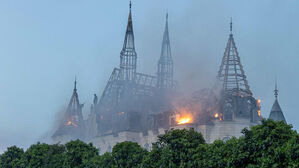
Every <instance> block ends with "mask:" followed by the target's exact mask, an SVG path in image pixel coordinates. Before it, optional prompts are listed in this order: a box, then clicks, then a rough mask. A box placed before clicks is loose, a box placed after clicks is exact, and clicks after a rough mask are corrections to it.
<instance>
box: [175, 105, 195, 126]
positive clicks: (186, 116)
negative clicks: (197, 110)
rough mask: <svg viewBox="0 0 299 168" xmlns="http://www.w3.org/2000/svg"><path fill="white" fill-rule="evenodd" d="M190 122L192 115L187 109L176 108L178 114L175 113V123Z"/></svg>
mask: <svg viewBox="0 0 299 168" xmlns="http://www.w3.org/2000/svg"><path fill="white" fill-rule="evenodd" d="M192 122H193V116H192V115H191V113H190V112H189V111H188V110H187V109H185V108H182V109H180V110H178V114H176V123H177V124H179V125H182V124H188V123H192Z"/></svg>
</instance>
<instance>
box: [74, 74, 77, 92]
mask: <svg viewBox="0 0 299 168" xmlns="http://www.w3.org/2000/svg"><path fill="white" fill-rule="evenodd" d="M74 91H77V77H76V76H75V82H74Z"/></svg>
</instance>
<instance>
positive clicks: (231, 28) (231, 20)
mask: <svg viewBox="0 0 299 168" xmlns="http://www.w3.org/2000/svg"><path fill="white" fill-rule="evenodd" d="M232 31H233V18H232V17H231V18H230V33H232Z"/></svg>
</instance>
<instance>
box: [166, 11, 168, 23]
mask: <svg viewBox="0 0 299 168" xmlns="http://www.w3.org/2000/svg"><path fill="white" fill-rule="evenodd" d="M167 21H168V11H166V22H167Z"/></svg>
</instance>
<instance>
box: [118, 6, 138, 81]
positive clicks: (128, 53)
mask: <svg viewBox="0 0 299 168" xmlns="http://www.w3.org/2000/svg"><path fill="white" fill-rule="evenodd" d="M131 8H132V4H131V1H130V13H129V18H128V25H127V30H126V35H125V40H124V45H123V48H122V50H121V52H120V71H121V79H122V80H129V81H134V80H135V77H136V66H137V54H136V52H135V44H134V33H133V22H132V13H131Z"/></svg>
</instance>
